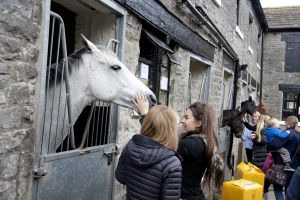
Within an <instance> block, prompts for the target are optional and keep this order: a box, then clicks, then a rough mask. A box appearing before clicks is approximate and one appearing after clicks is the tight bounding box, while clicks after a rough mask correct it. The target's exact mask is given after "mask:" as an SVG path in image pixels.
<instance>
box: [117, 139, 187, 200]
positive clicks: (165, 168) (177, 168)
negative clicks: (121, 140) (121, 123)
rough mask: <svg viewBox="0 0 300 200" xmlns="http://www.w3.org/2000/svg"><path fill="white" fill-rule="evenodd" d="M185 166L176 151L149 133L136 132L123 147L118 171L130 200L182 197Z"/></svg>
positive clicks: (171, 199)
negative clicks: (182, 175) (182, 176)
mask: <svg viewBox="0 0 300 200" xmlns="http://www.w3.org/2000/svg"><path fill="white" fill-rule="evenodd" d="M181 170H182V168H181V162H180V160H179V158H178V157H177V156H176V153H175V152H174V151H172V150H170V149H168V148H166V147H165V146H163V145H161V144H160V143H158V142H156V141H154V140H153V139H151V138H149V137H145V136H143V135H134V136H133V138H132V139H131V140H130V141H129V142H128V144H127V145H126V146H125V148H124V149H123V151H122V154H121V157H120V160H119V163H118V166H117V169H116V174H115V175H116V179H117V180H118V181H119V182H120V183H122V184H125V185H126V189H127V194H126V198H127V199H128V200H131V199H140V200H159V199H166V200H178V199H180V185H181Z"/></svg>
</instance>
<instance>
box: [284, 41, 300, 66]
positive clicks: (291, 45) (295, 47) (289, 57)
mask: <svg viewBox="0 0 300 200" xmlns="http://www.w3.org/2000/svg"><path fill="white" fill-rule="evenodd" d="M285 72H300V36H299V40H298V41H286V49H285Z"/></svg>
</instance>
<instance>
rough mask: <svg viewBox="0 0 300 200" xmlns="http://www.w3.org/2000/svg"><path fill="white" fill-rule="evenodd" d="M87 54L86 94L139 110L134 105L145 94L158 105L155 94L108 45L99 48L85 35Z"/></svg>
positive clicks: (84, 58)
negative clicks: (138, 93)
mask: <svg viewBox="0 0 300 200" xmlns="http://www.w3.org/2000/svg"><path fill="white" fill-rule="evenodd" d="M81 36H82V40H83V43H84V46H85V48H86V49H87V50H88V51H87V53H85V54H83V55H82V65H83V66H84V70H86V72H85V73H86V74H87V77H86V81H87V82H88V87H87V88H86V92H87V93H88V95H89V96H92V97H93V98H94V99H95V100H96V99H100V100H102V101H105V102H112V103H116V104H118V105H121V106H124V107H127V108H131V109H135V110H136V107H135V105H134V104H133V102H132V98H134V96H135V94H136V93H137V92H139V91H142V92H143V93H144V94H145V95H146V97H147V98H148V100H149V103H150V106H152V105H155V104H156V97H155V95H154V93H153V92H152V91H151V90H150V89H149V88H148V87H147V86H146V85H145V84H144V83H143V82H142V81H140V80H139V79H138V78H136V76H135V75H134V74H133V73H132V72H131V71H130V70H129V69H128V68H127V67H126V66H125V65H124V64H123V63H122V62H121V61H120V60H119V59H118V57H117V55H116V54H115V53H114V52H112V51H111V50H109V49H108V48H106V47H104V46H96V45H95V44H93V43H92V42H91V41H89V40H88V39H86V38H85V37H84V36H83V35H81Z"/></svg>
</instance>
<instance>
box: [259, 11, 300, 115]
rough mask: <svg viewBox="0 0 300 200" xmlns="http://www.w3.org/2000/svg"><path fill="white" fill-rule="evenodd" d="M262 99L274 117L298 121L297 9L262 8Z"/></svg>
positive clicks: (299, 36)
mask: <svg viewBox="0 0 300 200" xmlns="http://www.w3.org/2000/svg"><path fill="white" fill-rule="evenodd" d="M264 12H265V15H266V18H267V21H268V25H269V28H268V31H267V32H266V33H265V37H264V38H265V39H264V47H263V51H264V55H263V57H264V58H263V84H262V85H263V90H262V98H263V100H264V102H265V104H266V107H267V109H268V110H269V112H270V113H271V114H272V115H274V117H276V118H278V119H281V120H284V119H285V118H286V117H288V116H290V115H295V116H297V117H298V119H300V59H299V57H300V19H299V14H300V7H299V6H297V7H281V8H265V9H264Z"/></svg>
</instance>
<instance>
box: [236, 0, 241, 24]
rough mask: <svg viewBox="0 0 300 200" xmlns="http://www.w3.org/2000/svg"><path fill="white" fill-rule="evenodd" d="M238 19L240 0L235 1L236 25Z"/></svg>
mask: <svg viewBox="0 0 300 200" xmlns="http://www.w3.org/2000/svg"><path fill="white" fill-rule="evenodd" d="M239 21H240V0H237V1H236V25H237V26H238V25H239Z"/></svg>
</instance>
